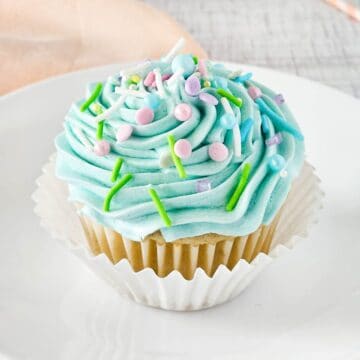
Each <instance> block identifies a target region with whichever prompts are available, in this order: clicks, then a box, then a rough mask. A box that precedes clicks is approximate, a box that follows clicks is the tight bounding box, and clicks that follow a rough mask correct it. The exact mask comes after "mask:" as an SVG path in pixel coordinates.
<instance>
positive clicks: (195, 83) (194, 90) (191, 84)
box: [185, 75, 201, 96]
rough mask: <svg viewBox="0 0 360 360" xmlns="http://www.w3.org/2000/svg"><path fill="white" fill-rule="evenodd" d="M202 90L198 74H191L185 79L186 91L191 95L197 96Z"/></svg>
mask: <svg viewBox="0 0 360 360" xmlns="http://www.w3.org/2000/svg"><path fill="white" fill-rule="evenodd" d="M200 90H201V85H200V80H199V78H198V77H197V76H195V75H191V76H190V77H188V78H187V79H186V81H185V92H186V93H187V94H188V95H190V96H196V95H198V94H199V92H200Z"/></svg>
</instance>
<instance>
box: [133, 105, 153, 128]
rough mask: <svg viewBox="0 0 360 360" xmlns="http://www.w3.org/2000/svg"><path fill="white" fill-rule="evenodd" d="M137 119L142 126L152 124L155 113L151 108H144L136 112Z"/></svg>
mask: <svg viewBox="0 0 360 360" xmlns="http://www.w3.org/2000/svg"><path fill="white" fill-rule="evenodd" d="M135 118H136V122H137V123H138V124H140V125H146V124H150V123H151V122H152V121H153V120H154V111H153V110H152V109H150V108H149V107H143V108H142V109H139V110H138V111H137V112H136V115H135Z"/></svg>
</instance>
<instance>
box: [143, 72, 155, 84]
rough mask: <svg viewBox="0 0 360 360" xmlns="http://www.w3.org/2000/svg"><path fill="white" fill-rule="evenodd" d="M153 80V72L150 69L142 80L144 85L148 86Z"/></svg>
mask: <svg viewBox="0 0 360 360" xmlns="http://www.w3.org/2000/svg"><path fill="white" fill-rule="evenodd" d="M154 81H155V74H154V72H153V71H150V72H149V73H148V74H147V75H146V78H145V80H144V85H145V86H150V85H151V84H152V83H153V82H154Z"/></svg>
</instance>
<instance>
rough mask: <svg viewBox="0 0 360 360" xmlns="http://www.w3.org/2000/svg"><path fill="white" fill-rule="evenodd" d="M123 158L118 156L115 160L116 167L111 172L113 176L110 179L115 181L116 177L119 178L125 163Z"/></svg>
mask: <svg viewBox="0 0 360 360" xmlns="http://www.w3.org/2000/svg"><path fill="white" fill-rule="evenodd" d="M123 161H124V160H123V159H122V158H118V159H117V160H116V162H115V165H114V168H113V171H112V172H111V178H110V180H111V181H112V182H115V181H116V179H117V178H118V176H119V172H120V169H121V165H122V164H123Z"/></svg>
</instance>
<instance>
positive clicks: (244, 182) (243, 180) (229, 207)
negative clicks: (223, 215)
mask: <svg viewBox="0 0 360 360" xmlns="http://www.w3.org/2000/svg"><path fill="white" fill-rule="evenodd" d="M250 170H251V164H249V163H246V164H245V165H244V169H243V172H242V174H241V176H240V180H239V183H238V184H237V186H236V189H235V191H234V192H233V194H232V195H231V198H230V200H229V202H228V203H227V204H226V211H233V210H234V207H235V206H236V204H237V202H238V201H239V198H240V196H241V194H242V193H243V191H244V190H245V187H246V185H247V181H248V178H249V174H250Z"/></svg>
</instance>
